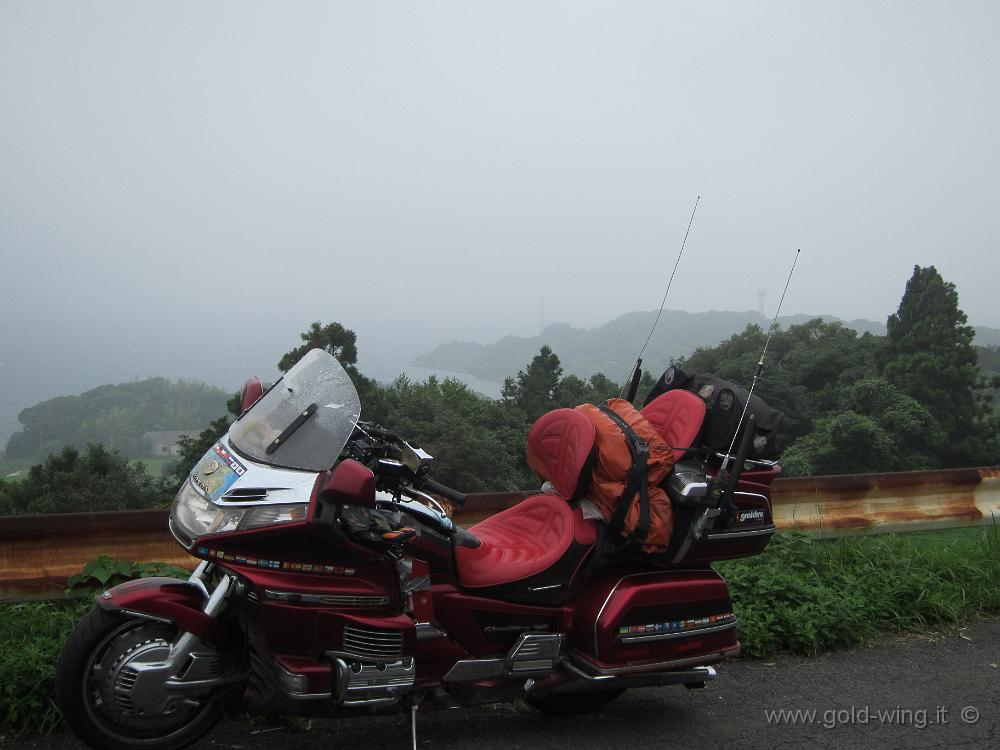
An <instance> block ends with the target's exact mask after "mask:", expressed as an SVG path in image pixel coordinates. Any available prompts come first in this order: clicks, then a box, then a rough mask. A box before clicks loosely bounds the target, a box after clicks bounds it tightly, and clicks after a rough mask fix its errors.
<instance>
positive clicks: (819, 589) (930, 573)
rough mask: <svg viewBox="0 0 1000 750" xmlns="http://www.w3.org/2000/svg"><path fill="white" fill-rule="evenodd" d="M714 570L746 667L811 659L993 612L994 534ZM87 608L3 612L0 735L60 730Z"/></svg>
mask: <svg viewBox="0 0 1000 750" xmlns="http://www.w3.org/2000/svg"><path fill="white" fill-rule="evenodd" d="M716 567H717V568H718V569H719V571H720V572H721V573H722V574H723V575H724V576H725V577H726V579H727V581H728V582H729V585H730V590H731V593H732V597H733V602H734V609H735V612H736V614H737V615H738V616H739V618H740V626H739V627H740V640H741V641H742V643H743V654H744V656H746V657H751V658H752V657H766V656H771V655H773V654H775V653H777V652H779V651H788V652H791V653H795V654H806V655H812V654H817V653H822V652H825V651H829V650H833V649H838V648H849V647H852V646H856V645H859V644H863V643H866V642H869V641H871V640H873V639H876V638H879V637H884V636H885V634H887V633H898V632H905V631H926V630H931V629H936V628H940V627H942V626H946V625H950V624H954V623H960V622H964V621H968V620H972V619H975V618H977V617H980V616H983V615H987V614H995V613H998V612H1000V525H994V526H991V527H986V528H983V529H962V530H956V531H952V532H930V533H924V534H901V535H891V534H889V535H885V536H878V537H854V538H846V539H840V540H836V541H816V540H813V539H811V538H810V537H808V536H805V535H802V534H779V535H777V536H776V537H775V539H774V540H773V541H772V542H771V545H770V547H768V549H767V551H766V552H765V553H764V554H763V555H759V556H758V557H754V558H750V559H747V560H735V561H730V562H725V563H718V564H717V565H716ZM90 606H91V605H90V601H89V600H87V601H85V602H60V603H30V604H9V603H8V604H4V603H0V675H2V679H0V735H7V736H8V737H11V736H19V735H23V734H38V733H49V732H51V731H52V730H54V729H56V728H58V727H60V720H59V716H58V713H57V712H56V709H55V706H54V704H53V703H52V694H53V680H54V677H55V664H56V659H57V657H58V654H59V650H60V649H61V648H62V643H63V641H64V640H65V638H66V636H67V635H68V634H69V632H70V631H71V630H72V628H73V627H74V625H75V624H76V622H77V621H78V620H79V619H80V618H81V617H82V616H83V614H84V613H85V612H86V611H87V608H88V607H90Z"/></svg>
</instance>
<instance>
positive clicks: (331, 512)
mask: <svg viewBox="0 0 1000 750" xmlns="http://www.w3.org/2000/svg"><path fill="white" fill-rule="evenodd" d="M248 385H249V386H250V387H248V388H245V389H244V396H243V404H244V407H245V408H246V410H245V411H244V413H243V414H242V416H240V418H239V419H237V421H236V422H234V423H233V425H232V427H231V428H230V430H229V433H228V434H227V435H226V437H224V438H223V439H221V440H220V441H219V442H218V443H216V445H215V446H214V447H213V448H212V449H211V450H210V451H209V452H208V453H207V454H206V455H205V457H204V458H203V459H202V460H201V461H200V462H199V463H198V465H197V466H196V467H195V468H194V470H193V471H192V472H191V474H190V476H189V479H188V481H187V482H186V483H185V484H184V486H183V488H182V489H181V490H180V492H179V493H178V495H177V497H176V499H175V500H174V503H173V506H172V509H171V513H170V530H171V532H172V533H173V535H174V537H175V538H176V539H177V541H178V542H179V543H180V544H181V545H182V546H183V547H184V548H185V549H186V550H188V551H189V552H190V553H191V554H192V555H194V556H196V557H198V558H201V560H202V562H201V563H200V564H199V565H198V567H197V569H196V570H195V571H194V573H193V574H192V575H191V577H190V579H188V580H187V581H181V580H176V579H170V578H150V579H142V580H135V581H130V582H128V583H124V584H122V585H119V586H116V587H115V588H112V589H110V590H108V591H105V592H103V593H102V594H100V595H99V596H98V597H97V598H96V606H95V607H94V608H93V610H92V611H91V612H90V613H89V614H88V615H87V617H86V618H85V619H84V620H83V621H82V622H80V624H79V625H78V626H77V628H76V629H75V631H74V632H73V633H72V634H71V635H70V637H69V638H68V640H67V642H66V645H65V647H64V648H63V651H62V654H61V656H60V658H59V664H58V671H57V695H56V697H57V701H58V705H59V708H60V710H61V711H62V714H63V717H64V718H65V719H66V721H67V723H68V724H69V725H70V727H72V729H73V731H74V732H75V733H76V734H77V735H78V736H79V737H80V739H82V740H83V741H84V742H86V743H88V744H89V745H91V746H93V747H100V748H137V747H144V748H179V747H183V746H186V745H188V744H190V743H192V742H194V741H195V740H196V739H198V738H199V737H201V736H202V735H204V734H205V733H206V732H208V731H209V730H210V729H211V728H212V727H213V726H214V724H215V723H216V721H218V719H219V718H220V716H221V714H222V712H223V709H224V708H225V707H230V708H237V707H242V708H243V709H244V710H251V711H253V710H260V711H263V710H268V711H275V712H279V713H285V714H300V715H301V714H306V715H325V716H331V715H354V714H370V713H374V712H384V711H409V712H411V717H412V722H413V725H414V738H415V731H416V730H415V724H416V714H417V712H418V711H423V710H430V709H434V708H443V707H455V706H468V705H472V704H474V703H480V702H494V701H506V700H511V699H514V698H523V699H524V700H526V701H527V702H528V703H529V704H531V705H532V706H534V707H535V708H537V709H539V710H540V711H543V712H546V713H549V714H556V715H569V714H574V713H580V712H589V711H595V710H598V709H600V708H601V707H602V706H604V705H606V704H607V703H609V702H610V701H612V700H614V699H615V698H616V697H617V696H619V695H621V693H622V692H623V691H625V690H628V689H631V688H640V687H646V686H658V685H670V684H679V685H684V686H685V687H688V688H693V687H702V686H704V684H705V683H706V681H708V680H711V679H713V678H714V677H715V674H716V673H715V671H714V670H713V668H712V666H711V665H713V664H716V663H718V662H719V661H721V660H722V659H725V658H726V657H729V656H732V655H734V654H736V653H737V652H738V651H739V648H740V646H739V642H738V640H737V638H736V625H737V623H736V617H735V616H734V615H733V609H732V604H731V601H730V597H729V592H728V589H727V587H726V583H725V581H723V579H722V578H721V577H720V576H719V575H718V574H717V573H716V572H714V571H713V570H712V569H711V568H710V567H709V564H710V563H711V562H713V561H715V560H722V559H727V558H735V557H743V556H748V555H754V554H757V553H759V552H760V551H762V550H763V549H764V547H765V546H766V545H767V543H768V541H769V539H770V537H771V535H772V534H773V532H774V525H773V522H772V517H771V507H770V500H769V486H770V483H771V481H772V480H773V479H774V478H775V477H776V476H777V474H778V472H779V471H780V470H779V468H778V467H777V466H776V465H775V464H773V463H770V462H748V461H745V460H744V459H745V458H746V449H747V444H748V443H749V440H747V439H744V440H742V441H741V448H740V451H741V452H740V453H739V454H738V455H736V456H735V461H734V462H733V466H734V468H733V470H732V472H731V473H730V472H721V473H720V465H721V464H723V463H729V460H730V459H732V458H733V457H729V459H727V458H726V456H720V455H718V454H712V455H705V454H704V453H702V454H696V455H694V456H691V455H690V454H691V451H684V450H683V449H678V450H680V453H681V455H682V456H683V457H682V459H681V460H680V461H678V462H677V463H676V464H675V465H674V467H673V470H672V471H671V472H670V474H669V476H668V477H667V479H666V480H665V483H664V485H663V486H664V488H665V489H666V491H667V494H668V495H669V498H670V503H671V504H672V510H673V533H672V536H671V541H670V543H669V548H668V549H667V550H666V552H665V553H664V554H662V555H660V556H659V558H658V560H656V561H651V560H650V559H647V558H645V557H643V556H641V555H640V556H624V555H616V554H615V553H614V552H615V545H614V544H612V543H610V542H609V541H608V540H607V539H606V537H605V534H604V525H603V524H602V523H601V521H600V520H594V519H593V518H592V517H591V516H593V515H594V514H593V513H592V512H588V505H587V502H586V501H585V499H584V496H585V491H586V482H587V480H588V476H589V472H590V468H591V466H592V461H593V444H594V435H593V429H592V428H591V429H590V430H589V431H588V428H587V427H586V425H584V424H583V423H581V422H580V421H579V420H580V419H583V420H584V422H586V419H585V418H584V417H582V416H581V415H580V413H579V412H577V411H574V410H570V409H562V410H558V412H554V413H552V414H551V415H547V417H546V418H545V419H546V429H544V430H539V429H533V430H532V433H531V436H530V437H529V449H530V450H531V451H532V452H533V454H534V456H535V463H534V465H535V466H536V469H537V468H538V466H539V465H540V466H541V467H542V471H541V473H542V474H543V475H544V477H545V479H547V480H548V482H547V484H546V488H545V489H546V491H545V492H543V493H541V494H538V495H535V496H533V497H530V498H528V499H526V500H524V501H522V502H520V503H519V504H517V505H516V506H514V507H512V508H510V509H509V510H506V511H503V512H501V513H498V514H497V515H494V516H492V517H490V518H487V519H486V520H485V521H482V522H481V523H478V524H476V525H475V526H472V527H471V528H469V529H462V528H460V527H458V526H456V525H455V524H454V523H453V522H452V520H451V519H450V518H449V517H448V515H447V513H446V512H445V511H446V508H445V507H443V505H442V503H441V501H440V499H441V498H443V499H444V500H445V501H447V502H450V503H453V504H458V505H460V504H462V503H463V502H464V497H463V495H462V494H461V493H459V492H456V491H455V490H452V489H449V488H447V487H445V486H443V485H441V484H440V483H438V482H435V481H434V480H433V479H431V478H430V476H429V471H430V468H431V466H432V463H433V461H432V457H431V456H430V455H429V454H428V453H426V452H425V451H423V450H422V449H421V448H419V447H418V446H415V445H413V444H411V443H408V442H406V441H405V440H403V439H401V438H399V437H398V436H396V435H394V434H393V433H390V432H388V431H386V430H384V429H382V428H379V427H376V426H374V425H370V424H366V423H364V422H361V421H360V415H361V404H360V401H359V398H358V394H357V391H356V390H355V388H354V386H353V384H352V383H351V380H350V378H349V377H348V375H347V373H346V372H345V371H344V369H343V368H342V367H341V366H340V364H339V363H338V362H337V360H336V359H334V358H333V357H332V356H330V355H329V354H328V353H326V352H324V351H322V350H319V349H314V350H312V351H311V352H309V353H308V354H307V355H306V356H305V357H304V358H303V359H302V360H301V361H300V362H299V363H298V364H296V365H295V366H294V367H292V368H291V369H290V370H289V371H288V372H287V373H286V375H285V376H284V377H283V378H282V379H281V380H279V381H278V382H277V383H275V384H274V385H273V386H272V387H271V388H270V389H269V390H267V391H266V392H265V393H263V394H262V390H263V389H262V388H261V386H260V384H259V382H255V381H248ZM691 399H694V400H693V401H692V400H691ZM695 402H697V404H700V406H698V405H696V403H695ZM643 413H644V414H645V415H646V416H647V417H648V418H649V420H650V421H651V422H652V423H653V424H654V426H655V427H656V429H657V431H658V432H660V434H663V435H664V436H666V435H669V436H670V444H671V445H679V446H688V445H690V444H691V443H692V442H693V441H694V440H695V437H696V436H697V435H698V434H699V430H700V429H701V422H702V419H703V417H704V414H705V407H704V403H703V402H701V400H700V399H698V398H697V397H696V396H694V395H693V394H691V393H685V392H681V391H671V392H668V393H666V394H664V395H662V396H660V397H658V398H657V399H656V400H655V401H654V402H653V403H651V404H650V405H649V406H647V407H646V408H645V409H644V410H643ZM536 426H537V425H536ZM331 467H332V468H331ZM435 496H436V497H435ZM591 510H592V509H591Z"/></svg>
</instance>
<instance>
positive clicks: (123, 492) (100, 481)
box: [0, 444, 174, 516]
mask: <svg viewBox="0 0 1000 750" xmlns="http://www.w3.org/2000/svg"><path fill="white" fill-rule="evenodd" d="M173 495H174V492H173V489H172V488H170V487H167V486H165V485H164V484H163V482H161V481H158V480H156V479H154V478H153V477H151V476H150V475H149V472H147V471H146V468H145V466H143V464H142V463H140V462H138V461H136V462H135V463H131V464H130V463H129V462H128V460H126V459H125V458H123V457H122V456H120V455H119V454H118V453H116V452H115V451H110V450H108V449H106V448H105V447H104V446H102V445H94V444H91V445H88V446H87V448H86V450H84V452H83V453H80V452H79V451H77V450H76V449H75V448H69V447H66V448H63V450H62V451H61V452H59V453H54V454H52V455H50V456H48V457H47V458H46V459H45V461H44V462H43V463H40V464H36V465H35V466H32V467H31V468H30V469H29V470H28V475H27V476H26V477H25V478H24V479H22V480H21V481H19V482H10V483H0V516H10V515H18V514H21V513H80V512H96V511H105V510H133V509H139V508H155V507H158V506H160V507H162V506H164V505H166V504H167V503H169V502H170V499H171V498H172V497H173Z"/></svg>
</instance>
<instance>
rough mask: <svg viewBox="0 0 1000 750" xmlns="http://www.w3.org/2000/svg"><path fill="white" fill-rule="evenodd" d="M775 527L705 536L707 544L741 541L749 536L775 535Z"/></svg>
mask: <svg viewBox="0 0 1000 750" xmlns="http://www.w3.org/2000/svg"><path fill="white" fill-rule="evenodd" d="M775 530H776V528H775V527H774V526H765V527H764V528H762V529H747V530H746V531H723V532H722V533H721V534H711V533H707V534H705V541H706V542H714V541H715V540H717V539H740V538H742V537H748V536H761V535H763V534H773V533H774V532H775Z"/></svg>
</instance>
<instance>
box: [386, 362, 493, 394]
mask: <svg viewBox="0 0 1000 750" xmlns="http://www.w3.org/2000/svg"><path fill="white" fill-rule="evenodd" d="M403 372H405V373H406V377H408V378H409V379H410V380H414V381H421V380H427V378H429V377H430V376H431V375H435V376H437V378H438V380H444V379H445V378H453V379H455V380H461V381H462V382H463V383H465V384H466V385H467V386H469V388H471V389H472V390H474V391H478V392H479V393H481V394H483V395H484V396H487V397H488V398H492V399H497V398H500V390H501V389H502V388H503V383H495V382H493V381H492V380H481V379H480V378H477V377H475V376H474V375H469V374H467V373H464V372H455V371H454V370H441V369H437V368H434V367H418V366H417V365H408V366H407V367H404V368H403ZM397 375H398V373H397ZM375 378H376V379H377V380H380V381H382V382H384V383H388V382H392V381H393V380H395V378H396V375H389V376H386V374H385V373H384V372H380V373H377V374H375Z"/></svg>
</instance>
